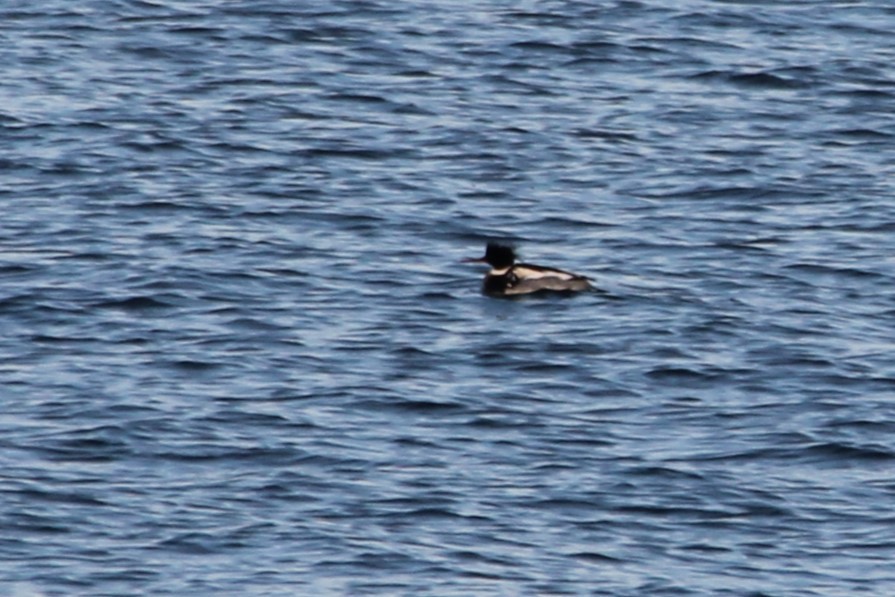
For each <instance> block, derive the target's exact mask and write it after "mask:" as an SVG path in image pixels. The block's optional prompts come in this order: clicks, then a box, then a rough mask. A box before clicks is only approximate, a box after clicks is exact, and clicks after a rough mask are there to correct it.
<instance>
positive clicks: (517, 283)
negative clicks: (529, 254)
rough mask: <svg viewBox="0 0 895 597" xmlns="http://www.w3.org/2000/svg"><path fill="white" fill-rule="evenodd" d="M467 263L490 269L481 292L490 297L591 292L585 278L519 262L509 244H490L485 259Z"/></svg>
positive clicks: (469, 260) (559, 270)
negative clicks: (544, 292)
mask: <svg viewBox="0 0 895 597" xmlns="http://www.w3.org/2000/svg"><path fill="white" fill-rule="evenodd" d="M466 261H467V262H473V263H487V264H488V265H490V266H491V271H489V272H488V273H487V274H485V280H484V281H483V282H482V292H483V293H484V294H487V295H490V296H515V295H520V294H530V293H532V292H540V291H545V290H546V291H553V292H580V291H582V290H591V289H592V287H591V285H590V282H588V280H587V278H586V277H584V276H579V275H578V274H573V273H571V272H567V271H564V270H561V269H556V268H553V267H544V266H542V265H532V264H529V263H516V252H515V250H514V249H513V248H512V247H510V246H507V245H501V244H497V243H488V247H487V249H486V251H485V256H484V257H482V258H480V259H467V260H466Z"/></svg>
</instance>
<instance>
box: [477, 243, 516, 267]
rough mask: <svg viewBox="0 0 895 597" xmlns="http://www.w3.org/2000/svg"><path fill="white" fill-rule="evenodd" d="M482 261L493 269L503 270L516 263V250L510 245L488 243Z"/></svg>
mask: <svg viewBox="0 0 895 597" xmlns="http://www.w3.org/2000/svg"><path fill="white" fill-rule="evenodd" d="M484 261H485V262H486V263H488V265H490V266H491V267H493V268H494V269H505V268H508V267H510V266H511V265H513V263H514V262H515V261H516V250H515V249H513V247H511V246H510V245H503V244H500V243H488V247H487V248H486V249H485V257H484Z"/></svg>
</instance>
